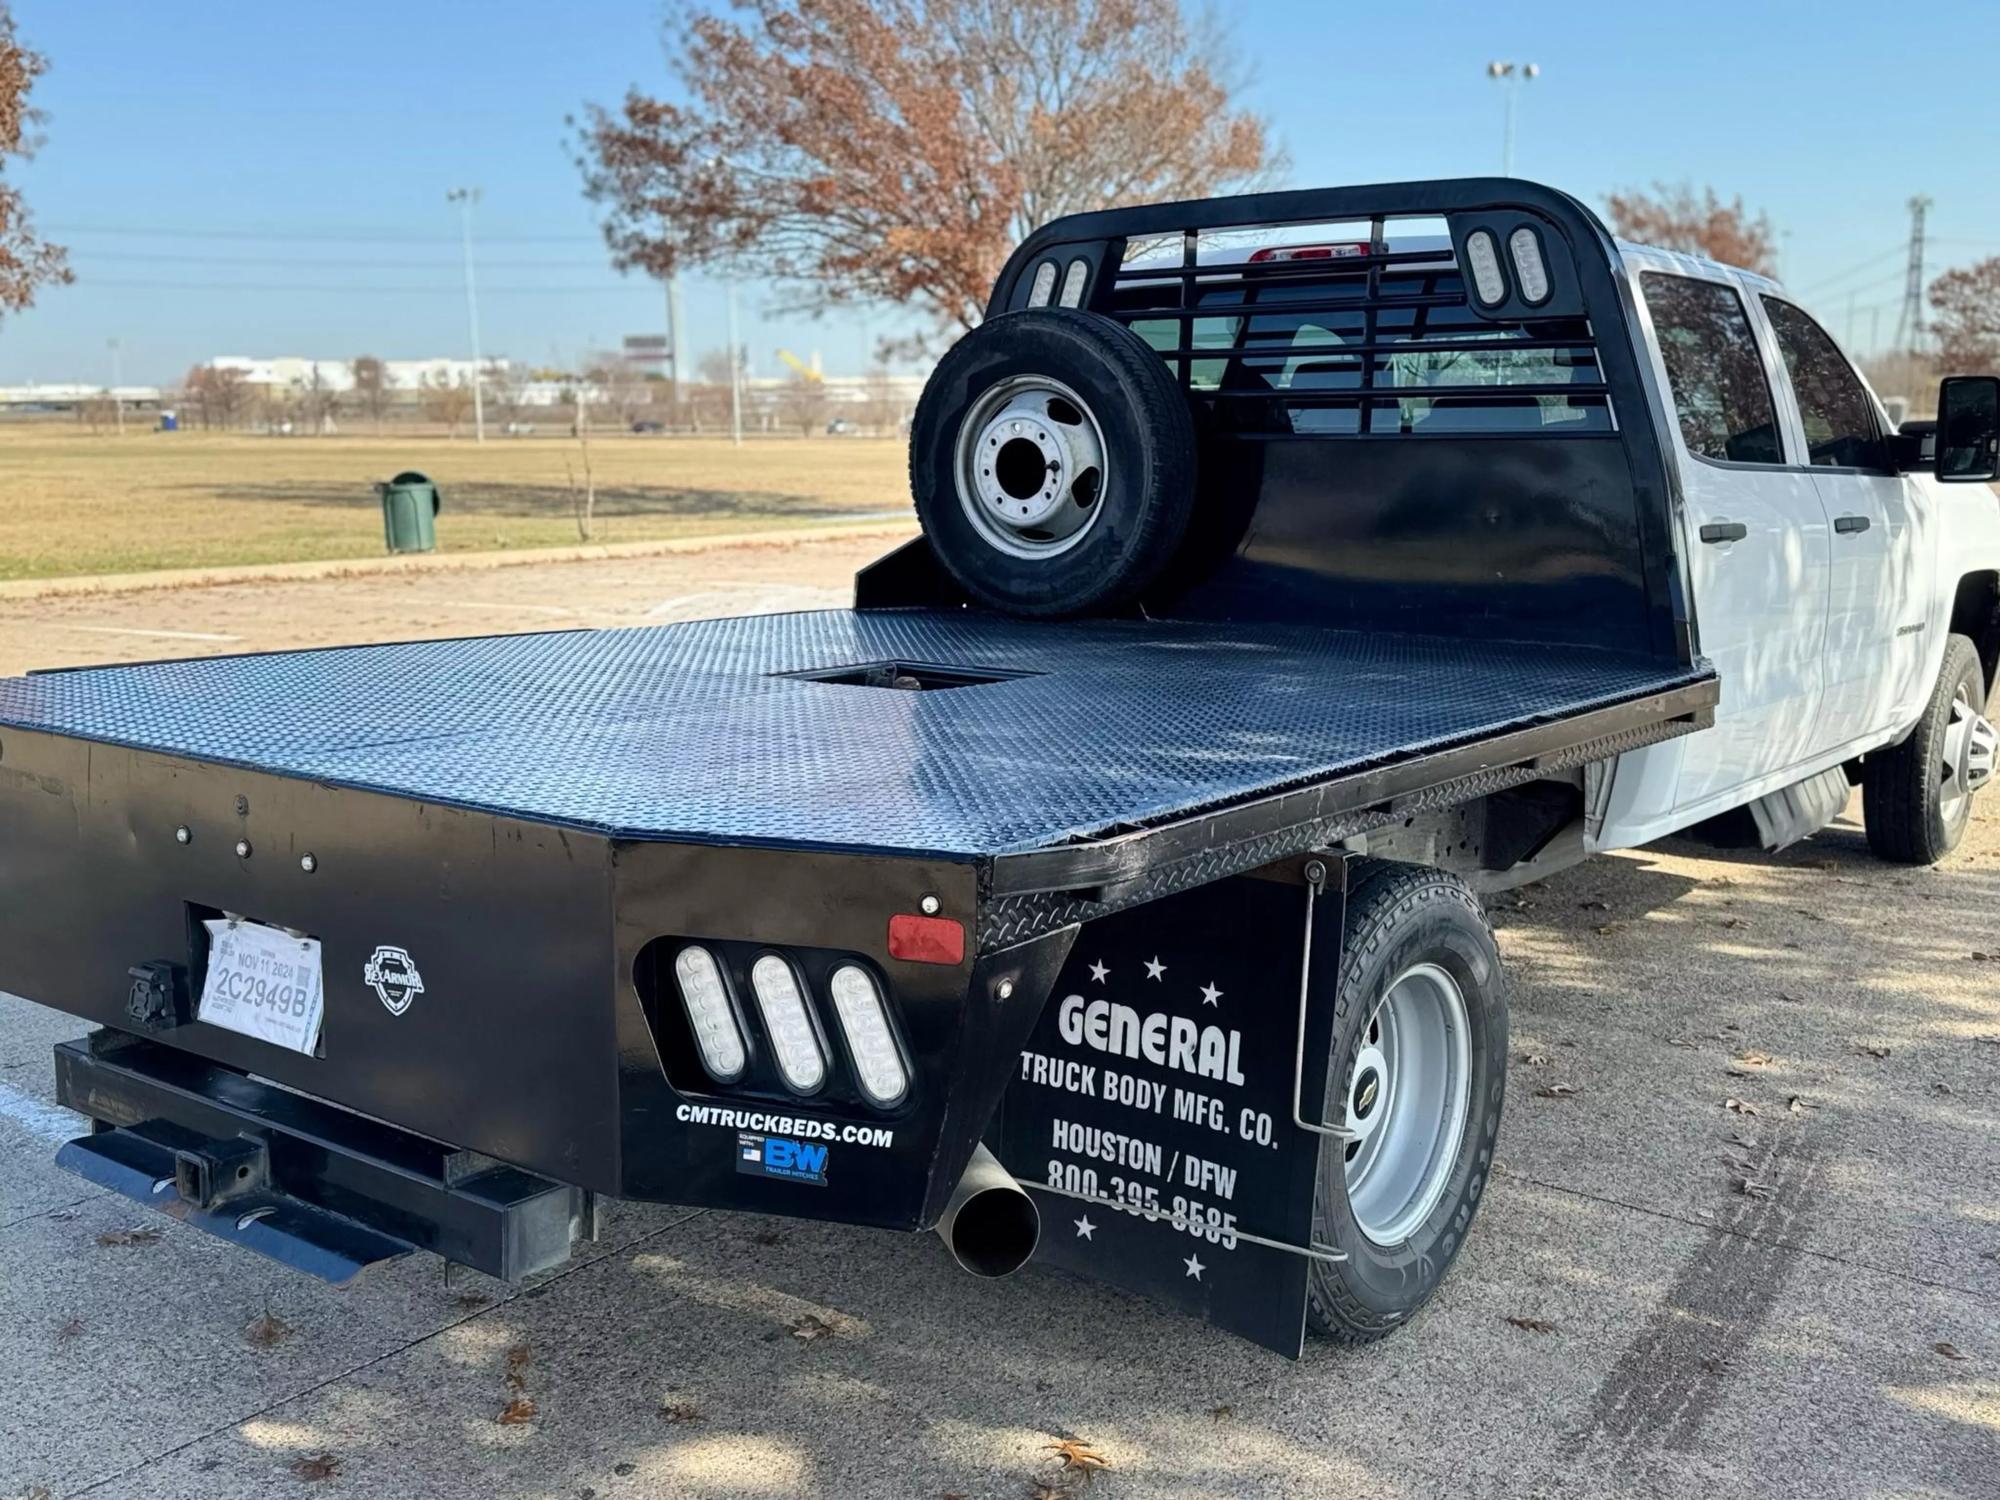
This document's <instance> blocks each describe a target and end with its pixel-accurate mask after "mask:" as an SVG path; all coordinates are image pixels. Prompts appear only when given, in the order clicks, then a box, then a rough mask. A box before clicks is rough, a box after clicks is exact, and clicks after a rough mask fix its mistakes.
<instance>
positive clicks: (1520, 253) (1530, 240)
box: [1507, 224, 1549, 302]
mask: <svg viewBox="0 0 2000 1500" xmlns="http://www.w3.org/2000/svg"><path fill="white" fill-rule="evenodd" d="M1507 253H1508V254H1509V255H1511V256H1513V258H1514V279H1515V281H1516V282H1518V283H1519V284H1520V287H1521V298H1522V300H1523V301H1526V302H1546V301H1548V300H1549V268H1548V267H1547V266H1546V265H1544V264H1543V262H1542V237H1541V236H1540V235H1538V234H1536V233H1535V231H1534V230H1532V229H1530V228H1529V227H1528V226H1527V225H1526V224H1523V225H1522V226H1521V227H1520V228H1519V229H1517V230H1515V231H1514V232H1513V233H1512V234H1510V235H1508V236H1507Z"/></svg>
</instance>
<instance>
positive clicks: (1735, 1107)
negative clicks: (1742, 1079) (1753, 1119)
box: [1722, 1099, 1757, 1115]
mask: <svg viewBox="0 0 2000 1500" xmlns="http://www.w3.org/2000/svg"><path fill="white" fill-rule="evenodd" d="M1722 1107H1723V1108H1724V1109H1726V1110H1728V1111H1729V1112H1730V1113H1731V1114H1734V1115H1754V1114H1756V1113H1757V1106H1756V1105H1754V1104H1752V1103H1751V1102H1750V1101H1749V1100H1747V1099H1725V1100H1723V1101H1722Z"/></svg>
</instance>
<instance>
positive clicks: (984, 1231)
mask: <svg viewBox="0 0 2000 1500" xmlns="http://www.w3.org/2000/svg"><path fill="white" fill-rule="evenodd" d="M937 1232H938V1235H939V1237H940V1238H941V1239H943V1241H944V1242H945V1244H946V1245H948V1246H949V1247H950V1249H951V1255H952V1259H953V1260H955V1261H957V1262H958V1263H959V1264H960V1265H961V1266H963V1267H964V1268H965V1269H966V1270H968V1271H970V1272H971V1273H972V1274H973V1275H975V1276H1011V1275H1013V1274H1014V1273H1015V1272H1016V1271H1018V1270H1020V1269H1021V1267H1022V1266H1024V1265H1026V1264H1027V1263H1028V1257H1029V1256H1031V1255H1033V1254H1034V1253H1035V1246H1036V1245H1037V1244H1038V1243H1039V1242H1040V1241H1041V1238H1042V1216H1041V1213H1040V1211H1039V1210H1037V1209H1036V1207H1035V1200H1034V1199H1032V1198H1030V1197H1029V1196H1028V1195H1027V1193H1026V1192H1024V1191H1023V1190H1022V1188H1021V1184H1020V1183H1018V1182H1016V1181H1015V1180H1014V1176H1013V1174H1012V1173H1011V1172H1009V1171H1008V1170H1007V1169H1006V1168H1005V1167H1003V1166H1001V1165H1000V1163H999V1160H998V1159H997V1158H996V1157H995V1156H994V1155H993V1153H992V1152H991V1151H988V1150H987V1149H986V1148H985V1147H984V1146H979V1147H977V1148H975V1149H974V1151H973V1153H972V1161H971V1163H970V1164H969V1165H968V1166H967V1167H966V1169H965V1175H964V1176H963V1177H961V1178H959V1179H958V1186H957V1187H956V1188H954V1189H953V1190H952V1194H951V1201H950V1202H948V1203H946V1204H945V1206H944V1216H943V1217H942V1218H940V1219H939V1220H938V1221H937Z"/></svg>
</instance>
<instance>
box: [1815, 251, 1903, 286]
mask: <svg viewBox="0 0 2000 1500" xmlns="http://www.w3.org/2000/svg"><path fill="white" fill-rule="evenodd" d="M1902 253H1903V247H1902V246H1901V245H1891V246H1890V247H1889V248H1888V249H1887V250H1884V251H1883V252H1882V253H1881V254H1880V255H1871V256H1869V257H1868V259H1866V260H1864V261H1859V262H1857V263H1856V264H1854V265H1851V266H1849V267H1848V268H1847V269H1846V270H1845V271H1836V272H1834V274H1833V275H1831V276H1827V277H1822V278H1821V279H1820V280H1818V281H1815V282H1813V283H1812V284H1811V285H1810V286H1805V287H1801V288H1800V289H1799V290H1800V294H1801V295H1803V294H1805V293H1807V292H1816V291H1818V290H1819V289H1820V288H1821V287H1828V286H1832V285H1833V284H1834V283H1835V282H1836V281H1845V280H1847V278H1848V277H1850V276H1857V275H1859V274H1860V273H1861V272H1863V271H1866V270H1869V269H1870V268H1872V267H1874V266H1877V265H1880V264H1881V263H1882V262H1883V261H1885V260H1888V259H1890V258H1891V257H1893V256H1897V255H1901V254H1902Z"/></svg>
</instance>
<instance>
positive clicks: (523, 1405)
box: [498, 1396, 535, 1427]
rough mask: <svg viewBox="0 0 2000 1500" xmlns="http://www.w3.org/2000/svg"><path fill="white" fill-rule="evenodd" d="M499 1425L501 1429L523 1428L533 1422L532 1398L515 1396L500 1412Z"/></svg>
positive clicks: (533, 1407) (533, 1400) (533, 1404)
mask: <svg viewBox="0 0 2000 1500" xmlns="http://www.w3.org/2000/svg"><path fill="white" fill-rule="evenodd" d="M498 1420H499V1423H500V1425H501V1426H502V1427H525V1426H527V1424H528V1423H530V1422H532V1421H534V1420H535V1399H534V1397H532V1396H516V1397H515V1398H514V1399H513V1400H512V1401H509V1402H508V1403H507V1405H506V1407H505V1408H504V1409H503V1410H502V1411H501V1413H500V1416H499V1419H498Z"/></svg>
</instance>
